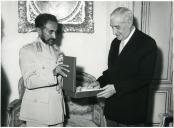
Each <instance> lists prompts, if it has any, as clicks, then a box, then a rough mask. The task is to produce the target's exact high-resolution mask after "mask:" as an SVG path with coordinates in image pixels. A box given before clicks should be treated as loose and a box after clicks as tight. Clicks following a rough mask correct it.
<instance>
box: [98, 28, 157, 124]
mask: <svg viewBox="0 0 174 128" xmlns="http://www.w3.org/2000/svg"><path fill="white" fill-rule="evenodd" d="M119 44H120V41H119V40H118V39H116V38H115V39H114V40H113V41H112V44H111V47H110V51H109V57H108V69H107V70H106V71H104V72H103V75H102V76H101V77H99V78H98V81H99V83H100V85H101V87H103V86H105V85H107V84H114V87H115V90H116V94H114V95H113V96H111V97H110V98H108V99H106V101H105V108H104V114H105V117H106V119H110V120H114V121H117V122H119V123H125V124H137V123H144V121H145V119H146V114H147V111H146V108H147V97H148V85H149V84H150V82H151V80H152V77H153V71H154V68H155V62H156V55H157V54H156V51H157V46H156V43H155V40H154V39H152V38H151V37H150V36H148V35H146V34H144V33H143V32H141V31H139V30H138V29H136V30H135V32H134V34H133V35H132V37H131V38H130V40H129V41H128V43H127V44H126V46H125V47H124V49H123V50H122V52H121V53H120V55H118V51H119Z"/></svg>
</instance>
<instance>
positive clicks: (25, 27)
mask: <svg viewBox="0 0 174 128" xmlns="http://www.w3.org/2000/svg"><path fill="white" fill-rule="evenodd" d="M27 11H28V10H27V1H18V18H19V21H18V32H19V33H28V32H35V31H36V30H35V27H34V23H31V22H29V21H28V19H27V15H28V13H30V12H29V11H28V12H27ZM84 15H85V17H84V21H83V22H82V23H79V24H77V23H76V24H71V23H61V24H62V25H63V32H79V33H94V21H93V2H92V1H85V7H84ZM31 16H32V17H36V16H34V15H33V14H31ZM78 16H79V15H78V14H77V15H76V16H75V18H76V19H77V18H78Z"/></svg>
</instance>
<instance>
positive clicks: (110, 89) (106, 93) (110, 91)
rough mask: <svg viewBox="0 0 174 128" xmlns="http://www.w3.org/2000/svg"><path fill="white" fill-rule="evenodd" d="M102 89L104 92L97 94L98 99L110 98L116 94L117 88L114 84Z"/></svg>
mask: <svg viewBox="0 0 174 128" xmlns="http://www.w3.org/2000/svg"><path fill="white" fill-rule="evenodd" d="M102 89H104V90H103V91H102V92H100V93H98V94H97V97H104V98H109V97H111V96H112V95H114V94H115V93H116V90H115V87H114V85H113V84H108V85H106V86H104V87H103V88H102Z"/></svg>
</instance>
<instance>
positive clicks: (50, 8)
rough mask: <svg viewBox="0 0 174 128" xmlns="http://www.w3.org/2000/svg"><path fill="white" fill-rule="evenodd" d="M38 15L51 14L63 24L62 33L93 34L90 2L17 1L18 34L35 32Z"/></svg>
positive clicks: (91, 3)
mask: <svg viewBox="0 0 174 128" xmlns="http://www.w3.org/2000/svg"><path fill="white" fill-rule="evenodd" d="M40 13H51V14H53V15H55V16H56V17H57V19H58V20H59V23H61V24H63V30H64V32H83V33H93V32H94V22H93V2H91V1H19V2H18V14H19V15H18V16H19V24H18V32H19V33H26V32H32V31H35V27H34V19H35V18H36V16H37V15H39V14H40Z"/></svg>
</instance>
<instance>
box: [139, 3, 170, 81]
mask: <svg viewBox="0 0 174 128" xmlns="http://www.w3.org/2000/svg"><path fill="white" fill-rule="evenodd" d="M171 6H172V4H171ZM171 9H172V7H171ZM169 15H170V18H171V19H170V24H169V25H170V26H171V27H170V35H169V42H168V45H169V46H168V47H169V50H168V51H166V52H167V53H166V54H167V55H168V64H167V75H166V77H165V78H161V76H159V75H158V76H157V77H156V75H155V78H154V80H153V82H154V83H156V82H160V83H162V84H172V55H173V53H172V51H173V43H172V42H173V28H172V27H173V26H172V25H173V23H172V20H173V19H172V18H173V14H172V11H171V14H169ZM140 22H141V23H140V26H141V27H140V29H141V30H142V31H143V32H144V33H146V34H150V22H151V2H148V1H142V2H141V20H140ZM159 50H161V51H162V49H159ZM160 54H161V53H159V55H160ZM161 56H162V55H160V57H161ZM159 63H161V62H159ZM161 68H162V67H161ZM157 70H159V69H156V72H158V71H157ZM158 77H159V78H158Z"/></svg>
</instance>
